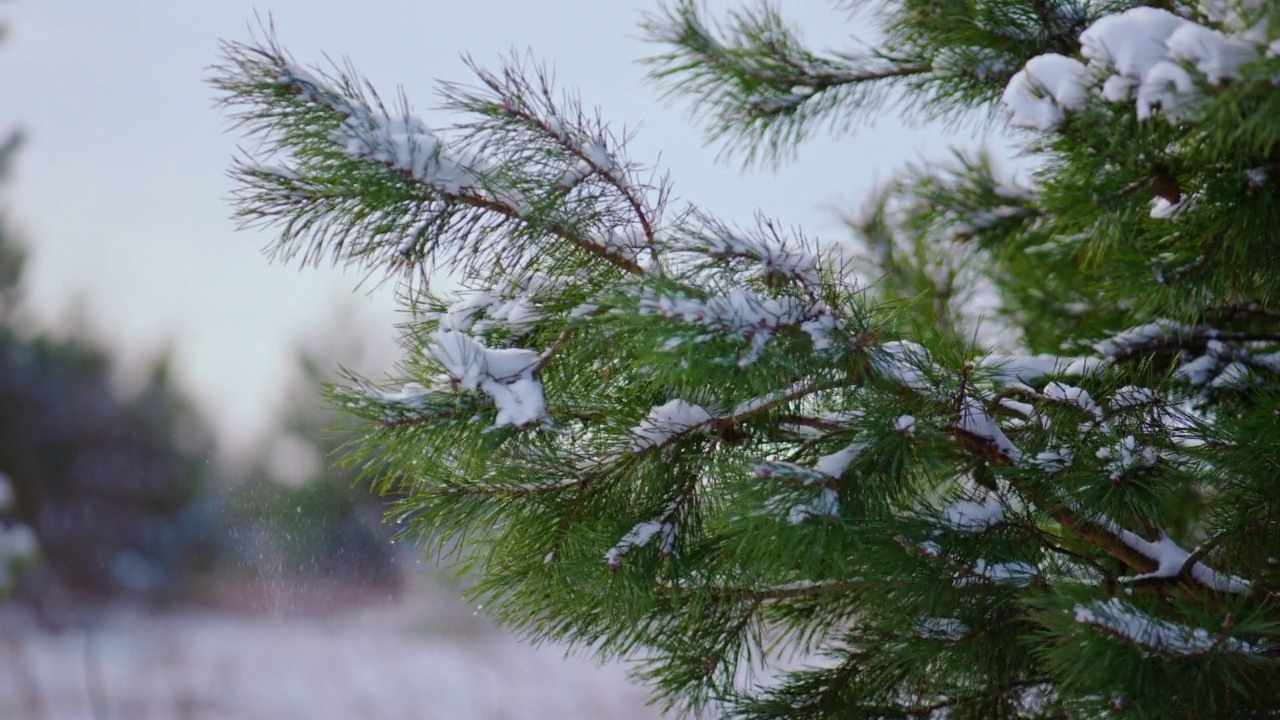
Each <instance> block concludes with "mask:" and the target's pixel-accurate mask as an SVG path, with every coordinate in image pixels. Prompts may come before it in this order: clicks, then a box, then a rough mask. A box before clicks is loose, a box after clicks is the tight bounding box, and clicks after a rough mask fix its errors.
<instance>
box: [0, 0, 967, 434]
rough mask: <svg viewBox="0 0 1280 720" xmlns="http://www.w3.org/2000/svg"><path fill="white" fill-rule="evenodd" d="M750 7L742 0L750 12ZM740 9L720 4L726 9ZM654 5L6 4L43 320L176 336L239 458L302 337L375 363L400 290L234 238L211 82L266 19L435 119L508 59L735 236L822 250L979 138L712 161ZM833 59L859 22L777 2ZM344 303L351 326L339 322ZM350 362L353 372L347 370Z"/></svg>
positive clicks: (362, 0)
mask: <svg viewBox="0 0 1280 720" xmlns="http://www.w3.org/2000/svg"><path fill="white" fill-rule="evenodd" d="M744 1H745V0H744ZM732 4H735V3H726V2H715V3H712V7H716V8H722V7H727V6H730V5H732ZM655 5H656V1H655V0H635V1H624V0H540V1H538V2H528V1H527V0H468V1H467V2H442V1H439V0H411V1H410V0H359V1H357V2H353V1H352V0H256V1H255V2H250V1H248V0H216V1H213V2H209V1H204V2H195V1H192V0H116V1H115V2H102V0H13V1H12V2H10V3H6V4H5V6H4V8H3V9H2V10H0V17H3V18H5V20H6V21H7V23H8V25H9V26H10V38H9V39H8V41H7V42H5V43H4V44H3V45H0V83H2V86H3V87H4V88H5V103H4V105H3V107H2V108H0V127H3V125H8V124H16V125H20V126H22V127H23V128H25V129H26V130H27V132H28V135H29V140H30V142H29V144H28V145H27V146H26V148H25V149H24V150H23V152H22V154H21V158H20V162H19V164H18V173H17V176H16V178H15V179H14V182H13V183H12V185H11V187H10V188H9V189H8V190H7V191H6V193H5V197H6V199H7V201H8V204H9V205H10V206H11V207H12V209H13V214H14V215H15V216H16V219H17V221H18V223H19V225H20V226H21V228H22V229H23V230H24V231H25V235H26V239H27V241H28V243H29V245H30V246H31V249H32V254H33V257H32V262H31V267H30V270H29V273H28V287H29V288H30V298H31V301H32V303H33V304H34V307H35V308H36V310H37V312H38V314H39V316H40V317H41V318H42V319H44V320H46V321H49V322H55V321H58V320H59V319H61V318H65V317H66V316H67V315H68V313H70V312H71V310H72V308H73V307H74V303H75V302H76V301H77V300H78V299H79V300H83V303H84V307H85V308H86V309H87V314H88V316H89V319H90V320H91V321H92V322H93V324H94V325H96V326H97V327H98V329H99V330H98V332H99V334H100V335H101V336H103V337H105V338H107V339H108V340H109V341H110V342H111V343H112V344H113V345H115V346H116V347H118V348H119V349H120V350H121V351H122V352H123V355H124V357H125V358H127V359H128V360H131V361H136V360H138V359H141V358H145V357H146V356H148V355H151V354H153V353H154V352H156V351H157V350H158V349H160V348H162V347H164V346H165V345H166V343H168V342H169V341H172V344H173V347H174V349H175V352H176V355H177V360H178V363H177V364H178V369H179V376H180V378H181V379H182V380H184V381H186V382H187V383H188V384H189V386H190V387H191V389H192V390H193V392H195V394H196V395H197V396H198V397H199V398H200V399H201V400H202V401H204V403H205V404H206V406H207V407H208V408H209V409H210V412H211V413H213V414H214V417H215V419H216V420H217V421H218V423H219V425H220V427H221V428H222V429H223V430H224V431H225V433H226V436H227V438H228V440H229V442H230V443H231V444H232V445H233V446H238V447H244V446H245V445H246V443H249V442H251V441H252V439H253V438H254V437H255V436H256V435H257V434H260V433H261V432H263V430H264V429H265V427H266V423H268V422H269V420H270V418H271V412H273V411H274V409H275V408H276V407H277V404H278V401H279V388H280V386H281V385H282V383H283V382H284V378H285V377H286V373H287V372H288V371H289V370H291V369H292V368H293V365H292V358H293V355H292V349H293V347H295V345H296V342H297V339H298V338H299V337H301V336H303V335H306V334H315V333H317V332H320V333H325V334H333V333H342V334H350V335H351V336H352V337H358V338H367V339H368V340H369V342H371V343H373V346H374V347H375V348H376V349H379V350H380V351H379V352H375V353H374V357H378V356H379V355H381V357H382V358H383V360H382V361H381V362H379V361H366V362H365V364H364V366H363V367H361V368H360V369H362V370H364V371H366V372H369V373H371V374H375V375H377V374H380V370H381V369H383V368H382V367H380V366H381V365H382V364H385V358H386V354H385V353H386V351H388V349H389V346H390V342H391V341H390V338H391V337H392V331H391V327H390V326H391V322H393V320H394V317H395V315H394V312H393V306H394V304H393V302H392V299H391V297H390V296H391V294H392V291H391V288H390V287H389V286H388V287H385V288H384V289H383V290H382V291H381V292H379V293H376V294H374V295H373V296H367V295H366V294H364V293H363V292H354V293H353V290H354V289H355V284H356V281H357V280H358V279H359V278H357V277H355V276H342V275H340V274H338V273H336V272H325V271H316V270H307V271H305V272H299V271H298V270H297V269H296V268H292V267H282V266H273V265H271V264H269V263H268V262H267V260H266V259H265V258H264V257H263V256H262V255H261V249H262V248H263V247H264V246H265V245H266V244H267V242H268V241H269V238H268V237H267V236H265V235H261V234H253V233H245V232H236V231H235V229H234V227H233V223H232V222H231V221H230V220H229V219H228V217H229V206H228V205H227V203H226V197H227V195H228V193H229V190H230V182H229V181H228V180H227V179H226V177H225V175H224V172H225V169H226V167H227V164H228V160H229V159H230V157H231V156H232V155H233V153H234V151H235V148H236V144H237V141H238V138H237V137H236V136H234V135H229V134H226V133H225V132H224V131H225V130H226V128H227V122H226V118H225V117H222V116H220V115H219V114H218V112H217V111H216V110H215V109H214V108H213V107H212V98H213V95H212V93H211V91H210V89H209V88H208V86H207V85H206V84H205V82H204V81H205V79H206V78H207V77H208V74H209V73H208V71H207V69H206V68H207V67H208V66H209V65H210V64H211V63H213V62H215V61H216V60H217V43H218V40H219V39H220V38H225V39H245V38H247V37H248V30H247V27H248V25H249V24H250V23H251V22H252V21H253V19H254V13H255V11H256V12H259V13H262V14H264V15H265V14H266V13H270V14H271V15H272V16H273V17H274V19H275V23H276V26H277V29H278V31H279V35H280V39H281V41H282V43H283V44H284V45H285V47H286V48H287V49H289V50H290V51H291V52H292V53H293V54H294V56H295V57H296V58H297V59H299V60H301V61H304V62H312V61H319V60H321V59H322V56H321V53H323V52H328V53H330V54H331V55H335V56H344V55H345V56H348V57H349V58H350V59H351V60H352V61H353V62H354V63H355V65H356V67H357V68H358V69H359V70H360V71H361V73H362V74H364V75H365V76H367V77H368V78H369V79H370V80H372V81H373V82H374V83H375V85H377V86H378V87H379V88H381V89H383V91H384V92H383V94H384V95H392V94H393V93H394V90H395V88H396V87H397V85H400V86H403V87H404V89H405V92H406V93H407V95H408V97H409V99H410V101H411V102H412V103H413V104H414V105H415V107H416V108H417V109H418V110H419V112H420V114H422V115H424V116H425V119H426V120H427V122H428V123H429V124H431V123H432V122H433V121H435V122H436V123H437V124H442V123H441V122H440V118H439V117H438V116H433V115H432V114H431V113H430V108H431V106H432V105H433V102H434V96H433V92H432V89H433V83H434V81H435V80H437V79H465V78H466V70H465V68H464V67H463V66H462V64H461V62H460V61H459V55H460V54H461V53H463V52H470V53H471V54H472V55H473V56H474V57H475V58H477V59H478V60H480V61H481V62H483V63H488V64H491V65H492V64H496V62H491V61H496V59H497V58H498V56H500V55H501V54H503V53H505V52H506V51H508V50H509V49H511V48H513V47H515V48H518V49H520V50H525V49H531V50H532V51H533V52H534V54H535V56H536V57H537V58H539V59H541V60H543V61H545V62H547V63H549V64H551V65H553V66H554V67H555V69H556V74H557V77H558V80H559V82H560V84H561V85H562V86H564V87H568V88H572V89H574V90H576V91H577V92H578V93H579V94H580V95H581V97H582V99H583V102H584V104H585V105H586V106H588V107H592V106H599V107H600V108H602V110H603V113H604V116H605V117H606V118H609V119H610V120H611V121H612V122H614V123H615V124H616V125H619V126H620V125H621V124H623V123H625V124H626V125H627V126H628V127H633V126H636V125H639V126H640V132H639V136H638V138H637V140H636V141H635V143H634V144H633V146H632V150H631V156H632V158H633V159H636V160H642V161H653V160H656V159H657V158H658V155H659V154H661V156H662V157H661V160H662V165H663V166H664V167H665V168H666V169H668V170H669V171H670V172H671V176H672V179H673V180H674V181H675V187H676V194H677V195H678V196H679V197H680V198H682V199H684V200H687V201H692V202H695V203H697V204H698V205H699V206H701V207H703V208H704V209H707V210H711V211H714V212H717V213H719V214H720V215H721V216H723V217H727V218H729V219H733V220H746V219H749V217H750V215H751V213H752V212H753V211H754V210H755V209H756V208H760V209H762V210H763V211H765V212H766V213H767V214H769V215H772V216H774V217H777V218H780V219H781V220H783V221H784V222H786V223H788V224H799V225H803V226H804V227H805V229H806V230H807V231H808V232H810V233H811V234H816V235H818V236H821V237H836V236H838V234H839V232H838V228H837V225H836V223H835V222H834V221H833V217H834V216H833V213H832V211H831V209H830V208H831V207H832V205H833V203H835V202H838V201H842V202H844V203H845V204H846V205H848V204H849V203H850V202H852V201H856V199H857V198H859V197H860V196H862V195H863V194H864V193H865V192H866V191H867V190H868V189H869V188H870V187H871V186H872V185H873V184H874V181H875V180H876V179H883V178H885V177H886V176H888V175H889V174H890V173H892V172H893V171H894V170H895V169H896V168H898V167H900V166H901V165H902V164H903V163H904V162H906V161H908V160H913V159H917V158H919V157H920V156H921V155H922V154H927V155H933V156H937V155H938V154H939V152H940V150H941V149H942V148H944V147H945V146H946V145H947V144H949V143H959V144H962V145H969V146H972V145H975V144H976V141H977V138H972V137H955V136H951V137H945V136H939V135H938V134H937V133H936V132H932V133H931V132H929V131H927V130H918V131H908V130H905V129H904V128H903V127H902V124H901V123H900V122H899V121H898V120H897V119H896V118H894V117H892V116H886V117H885V118H884V119H883V120H882V121H881V122H880V123H879V124H878V125H877V126H876V127H874V128H871V129H865V130H862V131H860V132H859V133H858V134H857V135H856V136H855V137H852V138H849V137H846V138H840V139H837V140H834V141H833V140H827V139H820V140H815V141H813V142H811V143H809V144H807V145H806V146H805V147H804V148H803V149H802V151H801V154H800V157H799V159H798V160H797V161H795V162H792V163H789V164H788V165H786V166H785V167H784V168H782V169H781V170H779V171H776V172H770V171H767V170H760V169H756V170H750V171H747V172H743V171H741V170H740V168H739V167H738V166H737V165H736V164H725V163H716V162H715V155H716V152H715V149H714V148H705V147H703V145H702V140H701V136H700V134H699V132H698V131H697V129H696V128H694V127H693V126H692V124H691V123H690V122H689V121H688V118H687V116H686V114H685V109H684V108H683V107H680V106H676V107H664V106H663V105H661V104H659V103H658V102H657V92H656V90H655V89H654V88H653V87H652V86H649V85H647V84H645V83H644V82H643V76H644V69H643V68H642V67H640V66H638V65H637V64H636V62H635V61H636V60H637V59H639V58H641V57H643V56H645V55H646V54H647V53H649V52H652V49H653V48H652V47H649V46H646V44H645V43H644V42H643V41H642V40H641V39H640V38H639V35H638V31H637V29H636V27H637V21H638V19H639V16H640V11H641V9H644V8H653V7H654V6H655ZM785 5H786V7H787V9H788V10H789V11H790V12H792V13H793V14H794V15H793V17H794V18H795V19H796V20H797V21H798V23H799V24H800V25H801V26H802V27H803V28H804V30H805V32H804V34H805V37H806V38H807V39H809V40H810V41H812V42H813V44H816V45H819V46H823V45H826V46H839V47H847V45H848V37H849V36H850V35H852V34H854V33H856V32H857V28H856V27H855V26H854V25H853V24H852V23H850V22H849V20H848V18H847V17H846V16H845V15H844V14H842V13H840V12H839V11H834V10H829V9H828V8H829V7H830V3H823V2H820V1H819V0H808V1H806V2H796V3H791V4H785ZM343 306H350V307H353V308H354V309H355V310H354V312H346V313H343V312H340V311H339V308H340V307H343ZM340 359H346V360H347V361H348V362H350V361H351V359H349V358H340Z"/></svg>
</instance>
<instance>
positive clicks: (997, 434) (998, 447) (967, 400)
mask: <svg viewBox="0 0 1280 720" xmlns="http://www.w3.org/2000/svg"><path fill="white" fill-rule="evenodd" d="M955 427H956V429H957V430H959V431H960V432H962V433H964V434H966V435H968V436H969V437H971V438H974V439H976V440H978V441H979V442H981V443H983V444H984V445H986V446H987V447H988V448H990V449H991V450H994V451H995V452H996V453H997V454H999V455H1000V456H1001V457H1002V458H1004V459H1006V460H1007V461H1008V462H1011V463H1013V464H1015V465H1016V464H1018V463H1019V462H1021V461H1022V451H1021V450H1020V449H1018V446H1017V445H1014V444H1013V441H1012V440H1010V439H1009V438H1008V436H1006V435H1005V434H1004V431H1003V430H1001V429H1000V426H999V425H998V424H997V423H996V421H995V419H994V418H992V417H991V416H990V415H989V414H987V411H986V409H985V408H984V407H983V406H982V403H981V402H978V400H976V399H974V398H973V397H970V396H969V395H964V396H962V397H961V399H960V413H959V418H958V419H957V420H956V425H955Z"/></svg>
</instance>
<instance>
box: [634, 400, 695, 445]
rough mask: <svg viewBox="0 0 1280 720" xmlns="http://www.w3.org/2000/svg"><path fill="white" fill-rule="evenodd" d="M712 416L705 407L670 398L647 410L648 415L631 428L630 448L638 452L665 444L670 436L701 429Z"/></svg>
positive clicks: (669, 439)
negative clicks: (631, 439)
mask: <svg viewBox="0 0 1280 720" xmlns="http://www.w3.org/2000/svg"><path fill="white" fill-rule="evenodd" d="M712 419H713V416H712V415H711V413H709V412H707V411H706V409H705V408H703V407H701V406H698V405H694V404H692V403H689V402H685V401H684V400H681V399H679V398H676V399H674V400H670V401H668V402H666V403H663V404H662V405H658V406H655V407H654V408H652V409H651V410H649V415H648V416H647V417H645V419H643V420H641V421H640V424H639V425H637V426H635V427H634V428H632V430H631V434H632V435H633V436H634V438H635V439H634V441H633V443H632V445H631V449H632V451H634V452H640V451H642V450H645V449H648V448H650V447H656V446H659V445H665V444H667V443H668V442H670V441H671V438H673V437H675V436H677V435H681V434H683V433H687V432H690V431H692V430H695V429H701V428H702V427H703V426H705V425H707V424H709V423H710V422H711V420H712Z"/></svg>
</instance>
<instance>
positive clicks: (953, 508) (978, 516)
mask: <svg viewBox="0 0 1280 720" xmlns="http://www.w3.org/2000/svg"><path fill="white" fill-rule="evenodd" d="M941 520H942V522H943V523H944V524H945V525H946V526H947V527H949V528H951V529H952V530H956V531H958V532H963V533H980V532H985V531H987V530H989V529H991V528H993V527H995V526H996V525H999V524H1000V523H1002V522H1004V504H1003V503H1002V502H1001V501H1000V498H998V497H996V496H995V495H994V494H993V495H989V496H988V497H986V498H985V499H983V500H980V501H974V500H960V501H957V502H954V503H951V504H950V505H948V506H946V507H945V508H943V509H942V513H941Z"/></svg>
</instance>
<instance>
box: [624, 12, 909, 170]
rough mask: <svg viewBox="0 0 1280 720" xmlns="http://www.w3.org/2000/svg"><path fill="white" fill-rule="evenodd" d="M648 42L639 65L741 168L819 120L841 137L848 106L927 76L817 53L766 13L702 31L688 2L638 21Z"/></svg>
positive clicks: (790, 143)
mask: <svg viewBox="0 0 1280 720" xmlns="http://www.w3.org/2000/svg"><path fill="white" fill-rule="evenodd" d="M643 27H644V30H645V32H646V34H647V35H648V37H649V40H650V41H652V42H655V43H659V44H662V45H665V46H667V47H668V50H667V52H665V53H663V54H659V55H656V56H654V57H651V58H649V59H648V60H647V62H648V63H649V64H650V65H652V66H653V67H654V70H653V71H652V73H651V77H652V78H653V79H654V80H656V81H657V82H659V83H660V84H664V85H666V86H667V97H673V96H675V95H690V96H692V97H693V100H694V104H693V113H694V115H695V116H697V115H704V116H706V118H707V120H708V122H709V127H708V136H709V140H711V141H722V140H723V141H725V147H724V152H725V153H727V152H729V151H730V150H737V149H740V150H743V151H745V162H747V163H750V162H752V161H754V160H756V159H760V158H763V159H766V160H769V161H771V162H774V163H776V162H778V161H779V160H780V159H781V158H782V157H783V156H784V155H785V154H787V153H789V152H791V150H792V149H793V148H794V146H795V145H796V144H797V143H799V142H800V141H801V140H803V139H804V138H805V137H807V136H808V134H809V132H810V128H811V126H813V125H815V124H818V123H821V122H823V121H824V120H825V121H827V122H828V123H829V124H830V125H831V126H832V128H833V129H840V130H843V129H846V128H847V127H848V126H849V125H850V124H851V122H852V120H851V118H850V117H849V116H847V115H846V116H844V117H841V116H839V115H838V112H839V111H840V110H846V111H847V110H850V109H852V108H856V107H857V106H858V105H864V106H871V105H873V104H875V99H876V98H878V97H881V96H882V93H884V92H885V91H886V90H887V89H888V88H890V87H892V86H894V85H895V84H898V83H900V82H901V81H903V80H906V79H909V78H912V77H915V76H919V75H923V74H926V73H928V72H930V71H931V70H932V66H931V65H930V64H929V63H928V62H924V61H913V60H908V59H903V58H894V57H890V56H883V55H873V56H868V57H855V56H848V55H826V56H823V55H818V54H815V53H812V52H809V51H808V50H805V49H804V48H803V47H802V45H801V43H800V42H799V40H798V38H797V37H796V35H795V33H794V31H792V30H791V29H789V28H788V27H787V26H786V24H785V23H784V21H783V20H782V18H781V16H780V15H779V14H778V13H777V11H776V10H774V9H773V8H772V7H770V6H768V5H759V6H757V7H756V8H754V9H751V10H742V11H736V12H732V13H731V14H730V15H729V18H728V25H727V27H726V28H724V29H723V31H722V32H723V34H724V35H726V36H727V37H726V38H723V39H722V38H721V37H718V36H717V33H716V32H713V31H712V30H711V29H709V27H708V23H707V21H706V19H705V18H704V17H703V14H702V11H701V10H700V9H699V8H698V5H697V3H696V2H694V1H693V0H678V1H677V2H675V3H674V4H671V5H668V6H666V7H664V8H663V10H662V11H661V12H660V13H657V14H650V15H646V17H645V20H644V23H643Z"/></svg>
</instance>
